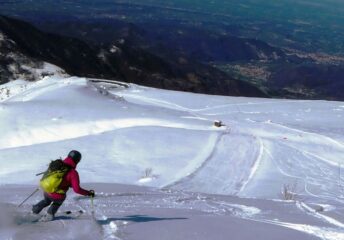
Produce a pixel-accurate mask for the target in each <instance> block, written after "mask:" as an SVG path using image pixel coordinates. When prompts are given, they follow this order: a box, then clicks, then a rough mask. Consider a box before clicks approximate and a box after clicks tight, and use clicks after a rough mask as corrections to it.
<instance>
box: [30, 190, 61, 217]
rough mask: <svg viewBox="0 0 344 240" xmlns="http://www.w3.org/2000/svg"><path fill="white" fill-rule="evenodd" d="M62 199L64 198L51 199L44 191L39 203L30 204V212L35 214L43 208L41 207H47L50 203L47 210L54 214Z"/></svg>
mask: <svg viewBox="0 0 344 240" xmlns="http://www.w3.org/2000/svg"><path fill="white" fill-rule="evenodd" d="M64 200H65V199H62V200H55V199H52V198H50V197H49V196H48V194H46V193H44V199H43V200H42V201H40V202H39V203H37V204H35V205H33V206H32V212H33V213H35V214H38V213H40V212H41V211H42V210H43V208H45V207H48V206H49V205H50V204H51V205H50V207H49V209H48V211H47V212H48V213H49V214H51V215H53V216H55V213H56V212H57V210H58V209H59V208H60V207H61V205H62V203H63V202H64Z"/></svg>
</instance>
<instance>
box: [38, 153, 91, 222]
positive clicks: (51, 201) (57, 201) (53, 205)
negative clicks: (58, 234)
mask: <svg viewBox="0 0 344 240" xmlns="http://www.w3.org/2000/svg"><path fill="white" fill-rule="evenodd" d="M80 160H81V153H80V152H78V151H76V150H72V151H70V152H69V154H68V156H67V158H66V159H65V160H63V162H64V163H65V164H66V165H68V166H69V167H70V170H69V171H68V172H67V173H66V175H65V176H64V177H63V180H62V182H61V184H60V185H59V191H58V193H57V192H54V193H47V192H44V194H43V195H44V199H43V200H42V201H40V202H38V203H37V204H35V205H33V206H32V212H33V213H34V214H39V213H40V212H41V211H42V210H43V208H45V207H47V206H49V205H50V207H49V209H48V211H47V214H46V215H45V216H43V218H42V221H50V220H53V219H54V216H55V213H56V212H57V210H58V209H59V207H60V206H61V205H62V203H63V201H64V200H65V199H66V192H67V191H68V189H69V188H70V187H72V188H73V190H74V192H76V193H78V194H81V195H84V196H91V197H94V195H95V193H94V190H89V191H87V190H85V189H83V188H81V187H80V182H79V174H78V172H77V171H76V170H75V168H76V166H77V164H78V163H79V162H80Z"/></svg>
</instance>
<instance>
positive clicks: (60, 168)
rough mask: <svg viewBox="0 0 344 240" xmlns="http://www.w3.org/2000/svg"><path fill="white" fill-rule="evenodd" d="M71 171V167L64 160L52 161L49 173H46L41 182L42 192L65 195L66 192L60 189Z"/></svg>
mask: <svg viewBox="0 0 344 240" xmlns="http://www.w3.org/2000/svg"><path fill="white" fill-rule="evenodd" d="M70 169H71V167H70V166H69V165H67V164H65V163H64V162H63V161H62V159H57V160H54V161H51V162H50V164H49V167H48V169H47V171H45V172H44V175H43V177H42V179H41V180H40V182H39V185H40V187H41V188H42V190H43V191H44V192H47V193H61V194H64V193H65V191H64V190H61V189H60V188H59V187H60V184H61V182H62V181H63V178H64V176H65V175H66V174H67V173H68V171H69V170H70Z"/></svg>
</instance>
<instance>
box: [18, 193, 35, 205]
mask: <svg viewBox="0 0 344 240" xmlns="http://www.w3.org/2000/svg"><path fill="white" fill-rule="evenodd" d="M38 191H39V188H36V189H35V191H33V193H31V194H30V196H28V197H27V198H26V199H25V200H24V201H23V202H22V203H21V204H19V205H18V207H21V206H22V205H23V204H24V203H25V202H26V201H27V200H28V199H29V198H30V197H32V196H33V195H35V193H36V192H38Z"/></svg>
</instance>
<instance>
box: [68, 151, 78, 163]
mask: <svg viewBox="0 0 344 240" xmlns="http://www.w3.org/2000/svg"><path fill="white" fill-rule="evenodd" d="M68 157H70V158H72V159H73V162H74V163H76V164H78V163H79V162H80V160H81V153H80V152H78V151H76V150H72V151H70V152H69V153H68Z"/></svg>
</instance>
